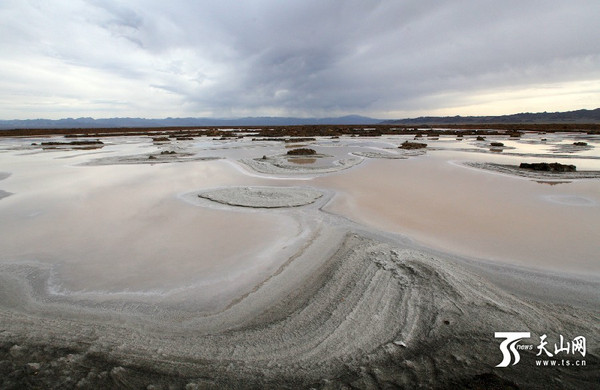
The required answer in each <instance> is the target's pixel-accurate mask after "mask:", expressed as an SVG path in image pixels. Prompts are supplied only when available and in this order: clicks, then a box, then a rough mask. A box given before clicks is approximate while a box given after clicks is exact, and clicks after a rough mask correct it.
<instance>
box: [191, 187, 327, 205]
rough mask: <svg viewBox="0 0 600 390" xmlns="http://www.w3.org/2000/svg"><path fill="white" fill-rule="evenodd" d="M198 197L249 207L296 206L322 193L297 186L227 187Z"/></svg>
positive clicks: (308, 202)
mask: <svg viewBox="0 0 600 390" xmlns="http://www.w3.org/2000/svg"><path fill="white" fill-rule="evenodd" d="M198 196H199V197H201V198H205V199H209V200H212V201H214V202H218V203H222V204H227V205H230V206H240V207H251V208H282V207H298V206H305V205H307V204H311V203H313V202H314V201H316V200H317V199H319V198H320V197H322V196H323V193H322V192H320V191H317V190H314V189H311V188H298V187H256V186H255V187H227V188H218V189H214V190H207V191H203V192H201V193H200V194H198Z"/></svg>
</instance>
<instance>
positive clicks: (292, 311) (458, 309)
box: [0, 230, 600, 387]
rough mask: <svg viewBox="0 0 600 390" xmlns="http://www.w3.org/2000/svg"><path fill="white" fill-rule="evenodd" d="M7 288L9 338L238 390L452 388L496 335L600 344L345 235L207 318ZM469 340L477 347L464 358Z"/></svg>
mask: <svg viewBox="0 0 600 390" xmlns="http://www.w3.org/2000/svg"><path fill="white" fill-rule="evenodd" d="M316 253H320V254H321V255H322V257H321V258H319V257H318V256H315V254H316ZM321 259H323V260H321ZM4 271H8V270H4ZM9 275H10V277H9ZM0 278H2V280H1V283H0V305H1V306H3V307H9V308H10V307H12V306H13V305H17V306H19V307H21V308H22V309H21V310H19V311H11V310H0V318H2V319H3V321H2V323H3V324H4V325H3V326H4V328H5V329H6V331H10V330H11V327H12V326H14V327H17V326H22V325H20V324H23V323H27V326H28V328H30V329H29V332H28V335H29V337H30V338H32V339H36V338H37V339H38V340H44V341H46V342H48V343H52V340H63V339H65V337H67V338H72V337H77V338H80V339H82V340H84V341H85V340H90V342H91V343H93V345H94V346H93V349H94V351H95V353H99V352H100V351H110V352H106V353H107V354H110V356H111V357H114V358H120V359H126V360H127V361H128V362H129V364H133V365H134V366H142V367H143V366H145V365H147V366H151V367H153V368H154V369H160V370H164V371H166V372H177V373H178V374H179V375H190V376H191V375H193V376H194V377H202V376H208V377H211V378H216V377H219V375H217V374H216V373H221V374H222V375H223V376H224V378H227V379H226V380H229V381H231V383H236V381H241V380H244V377H248V378H256V377H257V376H258V377H261V378H263V380H264V381H265V383H268V382H269V381H274V382H273V383H277V381H278V380H281V379H282V378H290V380H291V379H292V378H302V381H303V383H309V381H310V380H318V379H319V378H324V377H335V376H336V375H342V374H344V373H345V372H348V371H350V372H353V373H354V374H355V375H360V373H361V372H363V369H362V368H364V367H367V369H368V370H369V371H372V372H379V374H380V375H382V377H386V376H388V377H389V376H390V375H391V376H392V377H394V376H397V375H399V374H402V375H408V378H409V379H406V380H410V381H409V382H408V384H407V386H409V387H412V386H411V384H415V385H416V384H417V383H423V382H426V383H430V384H432V386H433V384H436V383H437V384H440V383H445V382H444V380H445V377H446V376H450V377H452V375H453V373H451V372H448V371H446V370H445V368H444V367H446V366H447V363H448V361H449V359H450V360H452V361H463V362H470V363H469V365H468V366H465V367H468V369H481V368H480V367H481V366H482V365H483V366H488V367H492V366H493V365H495V364H497V363H498V362H499V360H498V359H497V358H498V356H497V355H498V354H499V353H498V342H497V340H496V339H494V337H493V333H490V329H493V330H499V331H502V330H506V329H527V330H530V331H531V332H533V333H532V334H533V335H539V334H542V333H547V332H558V331H559V330H560V332H564V333H565V334H571V333H572V334H584V335H585V336H587V342H588V345H590V346H591V345H597V343H598V335H599V334H600V332H599V331H600V325H599V322H598V321H594V320H593V319H594V318H597V313H593V312H590V311H586V310H584V309H577V310H576V309H572V308H571V309H569V308H567V307H564V306H558V305H557V306H554V305H545V304H541V303H532V302H529V301H527V300H523V299H519V298H516V297H515V296H513V295H510V294H508V293H507V292H504V291H502V290H501V289H499V288H497V287H494V286H492V285H491V284H489V283H488V282H487V281H486V280H485V279H483V278H481V277H479V276H476V275H475V274H473V273H472V272H470V271H468V270H466V269H465V268H464V267H462V266H460V265H458V264H456V263H452V262H450V261H447V260H444V259H440V258H436V257H432V256H430V255H428V254H426V253H423V252H419V251H415V250H410V249H400V248H398V247H396V246H394V245H391V244H388V243H385V242H382V241H378V240H375V239H371V238H367V237H364V236H360V235H357V234H353V233H349V234H345V233H344V232H343V231H339V230H338V231H336V230H328V231H325V232H323V234H319V235H317V236H316V238H315V239H314V241H313V242H312V243H311V244H310V245H308V246H307V247H306V248H305V249H304V250H303V251H302V252H301V253H300V254H299V255H298V256H297V257H293V258H291V259H290V262H289V263H288V264H287V265H286V266H285V267H284V268H282V269H281V270H280V271H278V272H276V273H275V274H273V275H272V276H271V277H270V278H269V279H268V280H266V281H265V282H263V283H262V284H260V285H259V286H257V287H256V289H255V290H254V291H252V292H251V293H249V294H247V295H246V296H244V297H242V298H241V299H240V300H238V301H237V302H235V303H233V304H232V305H230V306H229V308H227V309H226V310H224V311H222V312H220V313H217V314H214V315H207V316H202V315H200V314H198V313H194V312H189V311H187V310H186V309H185V308H181V309H180V311H179V312H178V311H177V310H176V308H171V309H172V310H165V308H164V307H163V305H161V304H160V302H159V301H157V305H156V306H152V305H149V306H148V308H147V313H146V316H140V315H137V316H132V315H131V314H130V313H128V311H127V309H128V306H127V305H126V304H125V303H124V305H123V307H122V308H121V310H120V311H119V310H111V311H110V312H108V311H103V310H101V309H93V308H89V307H82V305H85V302H76V301H74V302H71V303H69V304H54V303H48V302H47V300H46V299H45V297H43V296H38V295H37V294H36V293H35V291H37V290H36V287H35V283H36V282H39V281H38V278H36V277H35V275H34V276H33V277H32V273H31V272H30V270H25V269H18V268H15V269H13V270H12V272H10V273H9V272H3V273H2V274H0ZM38 290H39V289H38ZM15 302H18V304H16V303H15ZM575 314H576V315H575ZM80 316H82V318H85V319H86V320H85V321H81V320H80V319H79V318H80ZM39 318H43V319H44V320H43V321H40V320H39ZM9 320H10V321H9ZM123 324H125V325H123ZM135 324H139V325H138V326H136V325H135ZM65 335H67V336H65ZM74 335H76V336H74ZM465 340H467V341H469V342H472V340H477V343H473V344H472V346H470V347H469V348H465V346H464V345H463V344H464V343H465ZM390 359H392V360H397V361H398V362H405V363H406V364H401V365H394V364H392V365H390V364H389V363H386V362H389V361H390ZM158 362H160V365H157V364H158ZM411 362H420V363H419V364H412V363H411ZM477 367H479V368H477ZM400 368H401V369H400ZM397 380H400V379H397ZM237 383H239V382H237ZM405 384H406V383H405ZM433 387H435V386H433Z"/></svg>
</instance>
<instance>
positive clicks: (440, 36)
mask: <svg viewBox="0 0 600 390" xmlns="http://www.w3.org/2000/svg"><path fill="white" fill-rule="evenodd" d="M598 15H600V2H598V1H596V0H588V1H576V0H573V1H568V2H565V1H562V0H546V1H526V2H524V1H511V0H505V1H478V0H462V1H424V0H415V1H369V2H366V1H360V0H357V1H344V2H340V1H333V0H332V1H327V0H320V1H289V2H288V1H286V2H283V1H276V0H269V1H267V0H263V1H244V2H239V1H233V0H219V1H206V0H205V1H201V2H198V1H193V0H172V1H169V2H165V1H155V0H143V1H142V0H129V1H101V0H88V1H83V0H55V1H52V2H40V1H33V0H31V1H24V0H12V1H10V0H9V1H3V2H2V3H0V50H1V52H2V53H3V55H2V56H0V72H1V74H2V77H1V78H0V118H2V119H25V118H37V117H45V118H62V117H67V116H72V117H78V116H93V117H97V118H100V117H114V116H141V117H151V118H157V117H166V116H174V117H181V116H215V117H240V116H264V115H274V116H275V115H285V116H335V115H345V114H350V113H354V114H363V115H370V116H374V117H380V118H393V117H406V116H415V115H422V114H433V115H454V114H463V115H464V114H467V115H468V114H503V113H513V112H522V111H544V110H547V111H559V110H569V109H578V108H596V107H600V40H599V39H598V37H600V23H598V21H597V17H598Z"/></svg>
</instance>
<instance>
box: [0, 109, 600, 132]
mask: <svg viewBox="0 0 600 390" xmlns="http://www.w3.org/2000/svg"><path fill="white" fill-rule="evenodd" d="M511 123H515V124H519V123H521V124H526V123H527V124H544V123H600V108H597V109H594V110H576V111H566V112H541V113H520V114H511V115H498V116H447V117H436V116H427V117H419V118H407V119H396V120H381V119H375V118H369V117H365V116H359V115H347V116H342V117H335V118H293V117H247V118H236V119H219V118H164V119H145V118H105V119H94V118H66V119H57V120H52V119H24V120H0V129H77V128H82V129H83V128H120V127H123V128H135V127H140V128H150V127H157V128H158V127H192V126H198V127H225V126H233V127H236V126H294V125H374V124H391V125H394V124H397V125H407V126H414V125H460V124H511Z"/></svg>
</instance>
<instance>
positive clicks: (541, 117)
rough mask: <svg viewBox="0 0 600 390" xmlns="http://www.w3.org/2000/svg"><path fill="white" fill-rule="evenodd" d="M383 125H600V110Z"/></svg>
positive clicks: (412, 120) (421, 119) (425, 118)
mask: <svg viewBox="0 0 600 390" xmlns="http://www.w3.org/2000/svg"><path fill="white" fill-rule="evenodd" d="M381 123H384V124H398V125H423V124H430V125H453V124H456V125H464V124H490V123H493V124H505V123H517V124H523V123H540V124H543V123H600V108H596V109H595V110H576V111H566V112H538V113H529V112H526V113H521V114H512V115H499V116H422V117H419V118H410V119H395V120H387V121H383V122H381Z"/></svg>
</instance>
